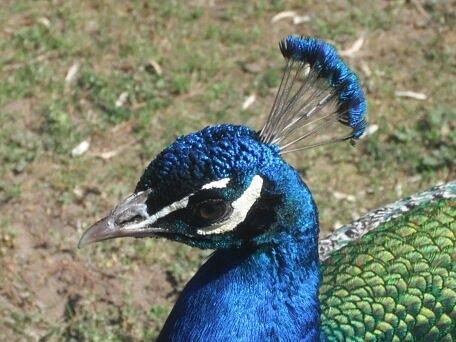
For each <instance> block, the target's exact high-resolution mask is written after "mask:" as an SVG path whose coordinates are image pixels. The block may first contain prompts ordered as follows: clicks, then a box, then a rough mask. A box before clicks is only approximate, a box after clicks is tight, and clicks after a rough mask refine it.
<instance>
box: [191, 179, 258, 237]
mask: <svg viewBox="0 0 456 342" xmlns="http://www.w3.org/2000/svg"><path fill="white" fill-rule="evenodd" d="M262 187H263V178H261V177H260V176H258V175H256V176H254V177H253V178H252V182H251V183H250V185H249V187H248V188H247V189H246V190H245V191H244V193H243V194H242V196H241V197H239V198H238V199H237V200H235V201H234V202H233V203H232V204H231V206H232V207H233V212H232V214H231V216H230V217H229V218H228V219H227V220H226V221H225V222H222V223H215V224H213V225H210V226H208V227H204V228H201V229H198V230H197V233H198V234H200V235H212V234H222V233H226V232H229V231H232V230H233V229H234V228H236V227H237V226H238V224H240V223H241V222H242V221H244V220H245V218H246V217H247V214H248V212H249V211H250V208H251V207H252V205H253V204H254V203H255V202H256V200H257V199H258V198H259V197H260V195H261V189H262Z"/></svg>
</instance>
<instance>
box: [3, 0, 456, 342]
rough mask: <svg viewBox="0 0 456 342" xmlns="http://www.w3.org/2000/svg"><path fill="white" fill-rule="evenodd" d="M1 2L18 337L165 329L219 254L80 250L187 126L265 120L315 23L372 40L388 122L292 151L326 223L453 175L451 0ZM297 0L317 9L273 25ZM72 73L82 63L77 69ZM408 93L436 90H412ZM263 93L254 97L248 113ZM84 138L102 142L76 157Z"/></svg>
mask: <svg viewBox="0 0 456 342" xmlns="http://www.w3.org/2000/svg"><path fill="white" fill-rule="evenodd" d="M0 6H1V10H0V23H1V24H0V28H1V30H0V36H1V39H0V48H1V51H2V53H1V55H0V80H1V82H0V124H1V126H0V127H1V128H0V175H1V178H0V179H1V180H0V205H1V207H2V210H1V213H2V214H1V216H2V217H1V221H0V222H1V228H0V229H1V230H0V244H1V246H0V258H1V259H0V262H1V264H2V266H3V267H2V270H1V271H0V279H1V280H0V285H1V289H2V291H1V292H0V338H1V339H2V340H3V339H7V338H12V339H13V340H22V339H27V340H36V339H42V340H91V341H92V340H93V341H105V340H142V339H145V338H153V337H154V336H156V334H157V332H158V331H159V328H160V326H161V324H162V323H163V321H164V319H165V318H166V316H167V314H168V312H169V309H170V307H171V306H172V303H173V301H174V300H175V298H176V294H177V293H178V292H179V290H180V289H181V288H182V286H183V284H184V283H185V282H186V281H187V280H188V279H189V277H190V276H191V275H192V274H193V272H194V271H195V270H196V269H197V267H198V266H199V265H200V263H201V258H203V257H205V256H207V255H208V253H209V252H200V251H195V250H192V249H190V248H188V247H186V246H181V245H178V244H174V243H169V242H163V241H160V243H157V242H156V241H155V240H140V241H130V240H126V241H114V242H107V243H105V244H100V245H98V246H95V247H92V248H88V249H85V250H82V251H76V249H75V246H76V243H77V240H78V238H79V236H80V234H81V232H82V231H83V229H84V228H85V227H87V225H89V224H90V223H91V222H93V221H95V220H96V218H99V217H100V216H101V215H103V213H104V212H106V211H107V210H109V208H110V207H111V206H112V205H114V204H115V203H116V202H117V201H118V199H119V198H121V197H123V196H125V195H126V194H128V193H129V192H130V191H131V190H132V189H133V188H134V185H135V182H136V181H137V179H138V177H139V176H140V174H141V171H142V170H143V168H144V166H145V165H146V164H147V163H148V162H149V161H150V160H151V159H152V158H153V156H154V155H155V154H156V153H158V152H159V151H160V150H161V149H162V148H163V147H164V146H165V145H166V144H168V143H169V142H171V141H172V140H173V139H174V138H175V137H176V136H178V135H181V134H186V133H188V132H191V131H194V130H198V129H200V128H201V127H203V126H205V125H210V124H212V123H216V122H233V123H243V124H247V125H249V126H252V127H256V128H259V127H260V125H261V122H262V120H263V119H264V118H265V114H266V113H267V112H268V110H269V106H270V105H271V103H272V100H273V95H274V91H275V88H276V87H277V85H278V82H279V80H280V74H281V67H282V60H281V56H280V53H279V51H278V49H277V43H278V41H279V39H280V38H282V37H283V36H285V35H288V34H292V33H297V34H304V35H316V36H318V37H320V38H324V39H327V40H330V41H331V42H333V43H334V44H335V45H336V46H337V47H338V48H339V49H347V48H349V47H350V46H351V44H352V43H353V42H354V41H355V40H356V39H358V38H359V37H360V36H364V37H365V44H364V45H363V46H362V48H361V50H360V51H359V53H357V54H356V55H355V56H354V57H352V58H349V59H348V62H349V63H350V64H351V66H352V67H353V68H354V69H355V70H356V71H357V72H359V73H360V77H361V80H362V82H363V84H364V86H365V89H366V92H367V97H368V99H369V112H370V117H369V121H370V122H371V124H374V125H377V126H378V131H377V132H375V133H373V134H372V135H369V136H368V137H367V138H366V139H365V140H363V141H362V142H361V143H360V144H359V145H358V147H357V148H356V149H352V148H350V147H349V146H347V145H345V144H341V145H337V146H329V147H326V148H322V149H318V150H314V151H310V152H308V153H305V154H304V153H303V154H300V155H292V156H290V157H289V160H290V162H292V163H293V165H295V166H296V167H297V168H298V169H299V170H300V171H301V172H302V174H303V177H304V179H305V180H306V182H307V183H308V184H309V185H310V187H311V188H312V190H313V192H314V195H315V198H316V201H317V204H318V205H319V208H320V215H321V223H322V227H323V232H327V231H330V230H331V229H332V228H333V226H334V225H335V224H336V223H340V222H348V221H350V220H351V219H352V218H353V217H357V216H358V215H360V214H362V213H364V212H366V211H367V210H368V209H372V208H374V207H376V206H377V205H380V204H383V203H386V202H388V201H392V200H394V199H396V198H397V197H399V196H402V195H406V194H410V193H413V192H415V191H418V190H420V189H424V188H426V187H428V186H430V185H432V184H435V183H437V182H440V181H445V180H450V179H452V178H454V177H455V167H454V166H455V165H454V160H455V159H456V135H455V128H456V113H455V110H456V109H455V108H456V103H455V99H454V94H455V90H456V86H455V83H454V80H453V79H452V75H454V73H455V71H456V59H455V55H456V52H455V48H454V46H455V43H456V34H455V30H454V28H455V24H456V17H455V15H454V11H451V10H450V2H444V1H443V2H438V1H418V2H407V1H397V2H363V1H347V2H345V1H344V2H319V1H305V2H300V1H290V2H282V1H272V2H269V1H256V2H245V1H234V2H208V3H206V2H204V1H194V2H190V3H188V4H184V2H177V1H171V2H163V1H161V2H155V1H132V2H128V3H127V2H122V1H100V2H96V3H95V2H92V1H86V0H84V1H20V2H16V1H3V2H2V5H0ZM284 10H294V11H296V12H297V13H299V14H300V15H309V21H308V22H304V23H302V24H299V25H294V24H293V23H292V21H291V20H290V19H286V20H281V21H279V22H277V23H274V24H272V23H271V18H272V17H273V16H274V15H275V14H277V13H278V12H280V11H284ZM154 63H157V64H158V65H159V66H160V67H161V72H159V71H157V69H156V68H154ZM71 68H73V70H75V69H77V72H76V74H75V75H74V78H73V79H72V80H71V81H69V82H68V81H66V80H65V78H66V76H67V75H68V73H69V70H70V69H71ZM397 90H412V91H416V92H422V93H424V94H426V95H427V99H426V100H425V101H418V100H414V99H409V98H398V97H396V96H395V92H396V91H397ZM122 94H124V95H123V96H124V102H123V103H119V101H120V99H121V97H122ZM251 94H256V101H255V102H254V104H253V105H252V106H251V107H250V108H248V109H247V110H242V109H241V105H242V102H243V101H244V99H245V98H246V97H247V96H249V95H251ZM120 102H122V101H120ZM116 103H117V104H116ZM83 140H88V141H90V149H89V151H88V152H87V153H86V154H84V155H82V156H80V157H71V151H72V149H73V148H74V147H75V146H77V145H78V144H79V143H80V142H81V141H83ZM113 151H114V153H113V154H115V155H114V156H112V157H111V158H105V159H103V158H100V156H102V153H106V152H113ZM116 152H117V154H116ZM335 191H337V192H339V193H345V194H351V195H354V196H355V199H356V200H355V201H349V200H342V199H340V198H336V197H335V196H333V193H334V192H335Z"/></svg>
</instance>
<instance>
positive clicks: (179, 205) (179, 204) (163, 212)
mask: <svg viewBox="0 0 456 342" xmlns="http://www.w3.org/2000/svg"><path fill="white" fill-rule="evenodd" d="M229 182H230V178H223V179H219V180H217V181H214V182H210V183H207V184H205V185H203V186H202V187H201V190H207V189H222V188H225V187H226V186H227V185H228V183H229ZM194 194H195V193H191V194H190V195H188V196H185V197H183V198H181V199H180V200H178V201H176V202H173V203H171V204H170V205H168V206H166V207H164V208H162V209H160V210H159V211H157V212H156V213H155V214H153V215H147V218H146V219H145V220H143V221H141V222H138V223H134V224H131V225H129V227H128V229H141V228H147V227H148V226H149V225H151V224H153V223H154V222H156V221H157V220H158V219H161V218H162V217H165V216H167V215H169V214H171V213H173V212H175V211H177V210H180V209H184V208H186V207H187V205H188V201H189V199H190V197H192V196H193V195H194Z"/></svg>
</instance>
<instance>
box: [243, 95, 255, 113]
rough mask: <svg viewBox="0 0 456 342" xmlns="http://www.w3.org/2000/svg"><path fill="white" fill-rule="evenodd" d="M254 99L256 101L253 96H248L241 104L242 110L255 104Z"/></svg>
mask: <svg viewBox="0 0 456 342" xmlns="http://www.w3.org/2000/svg"><path fill="white" fill-rule="evenodd" d="M255 99H256V96H255V94H252V95H250V96H248V97H247V98H246V99H245V100H244V103H243V104H242V110H246V109H247V108H249V107H250V106H251V105H252V104H253V103H254V102H255Z"/></svg>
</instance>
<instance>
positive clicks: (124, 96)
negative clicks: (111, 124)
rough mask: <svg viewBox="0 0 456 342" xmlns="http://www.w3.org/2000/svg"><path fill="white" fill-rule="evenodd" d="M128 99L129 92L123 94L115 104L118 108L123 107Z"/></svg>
mask: <svg viewBox="0 0 456 342" xmlns="http://www.w3.org/2000/svg"><path fill="white" fill-rule="evenodd" d="M127 98H128V92H127V91H124V92H122V93H121V94H120V95H119V97H118V98H117V100H116V103H115V105H116V107H122V106H123V105H124V104H125V102H126V101H127Z"/></svg>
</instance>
